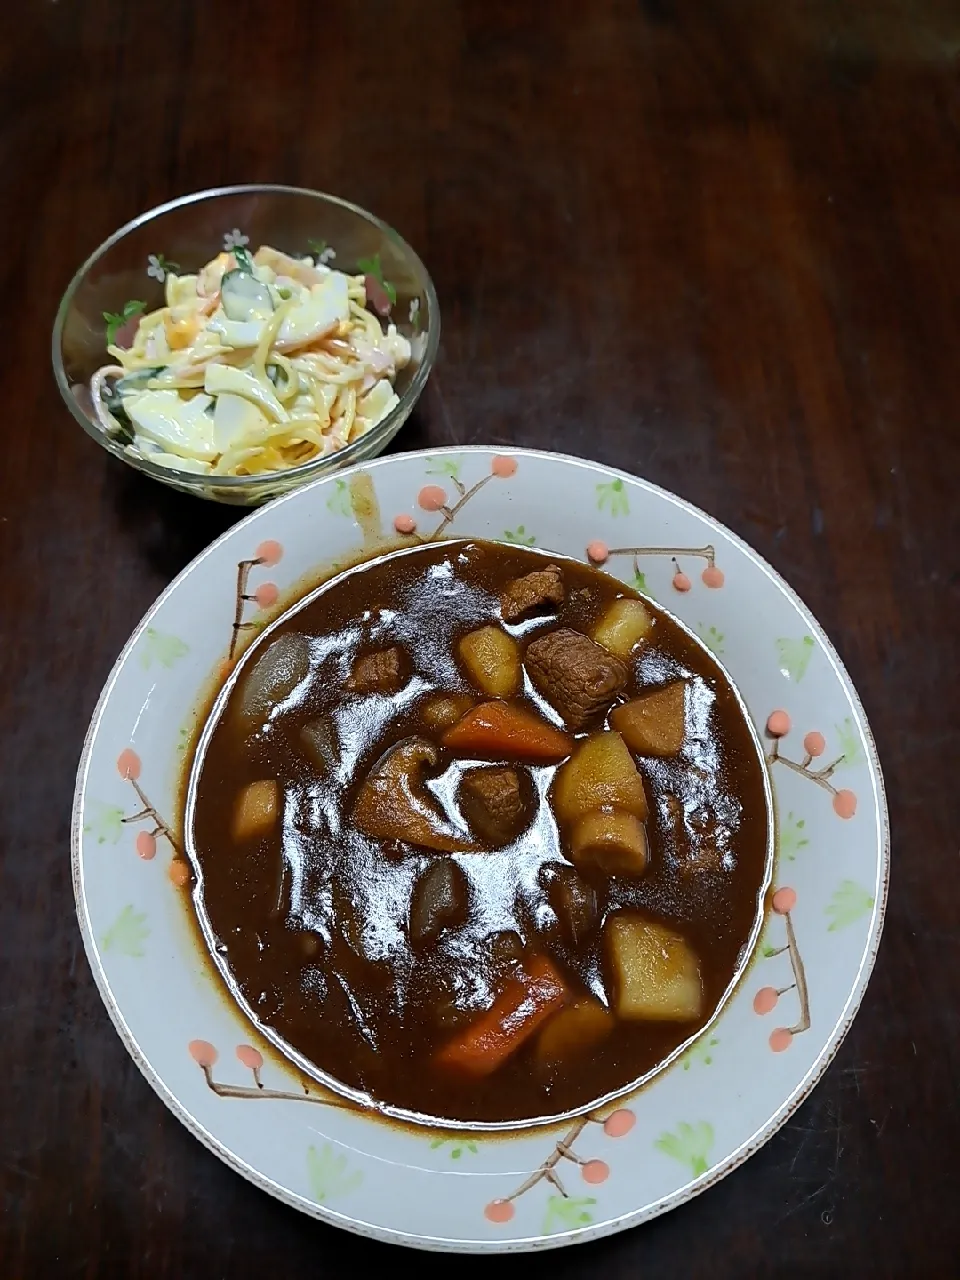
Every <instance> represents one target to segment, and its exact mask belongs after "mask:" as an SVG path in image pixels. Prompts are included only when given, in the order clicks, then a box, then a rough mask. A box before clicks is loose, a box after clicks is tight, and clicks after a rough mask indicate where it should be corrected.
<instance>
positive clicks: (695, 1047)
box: [683, 1036, 720, 1071]
mask: <svg viewBox="0 0 960 1280" xmlns="http://www.w3.org/2000/svg"><path fill="white" fill-rule="evenodd" d="M719 1043H720V1041H719V1040H718V1039H717V1037H716V1036H701V1037H700V1039H699V1040H698V1041H697V1042H696V1043H695V1044H692V1045H691V1046H690V1048H689V1049H688V1050H687V1052H686V1053H685V1054H684V1055H683V1069H684V1071H689V1070H690V1068H691V1067H692V1066H693V1064H694V1063H695V1062H696V1063H702V1064H703V1066H705V1067H709V1066H712V1064H713V1051H714V1049H715V1048H716V1047H717V1045H718V1044H719Z"/></svg>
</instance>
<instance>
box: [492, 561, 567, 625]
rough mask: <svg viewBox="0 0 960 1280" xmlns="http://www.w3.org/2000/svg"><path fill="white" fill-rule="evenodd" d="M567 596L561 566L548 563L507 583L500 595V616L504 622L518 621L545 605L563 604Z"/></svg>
mask: <svg viewBox="0 0 960 1280" xmlns="http://www.w3.org/2000/svg"><path fill="white" fill-rule="evenodd" d="M565 596H566V592H565V589H564V585H563V574H562V573H561V572H560V566H559V565H555V564H548V565H547V567H546V568H545V569H536V570H534V572H533V573H526V574H524V576H523V577H522V578H514V579H513V581H512V582H509V583H507V586H506V587H505V588H504V591H503V594H502V595H501V597H500V616H501V618H503V620H504V622H516V621H517V620H518V619H519V618H522V617H523V616H524V614H527V613H532V612H533V611H534V609H541V608H543V606H544V605H550V604H563V601H564V599H565Z"/></svg>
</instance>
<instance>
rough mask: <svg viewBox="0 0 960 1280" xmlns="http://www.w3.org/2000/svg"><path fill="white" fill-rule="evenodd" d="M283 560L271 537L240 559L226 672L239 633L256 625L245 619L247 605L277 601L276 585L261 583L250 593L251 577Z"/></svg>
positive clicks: (267, 606)
mask: <svg viewBox="0 0 960 1280" xmlns="http://www.w3.org/2000/svg"><path fill="white" fill-rule="evenodd" d="M282 559H283V547H282V545H281V544H280V543H279V542H277V541H276V540H275V539H274V538H266V539H265V540H264V541H263V542H261V543H258V545H257V549H256V551H255V552H254V554H253V556H252V557H251V558H250V559H249V560H241V561H240V562H239V563H238V564H237V586H236V592H235V598H234V607H233V626H232V628H231V631H230V648H229V650H228V652H227V658H226V663H225V670H226V673H227V674H229V672H230V670H231V669H232V666H233V662H234V659H235V658H236V656H237V646H238V645H239V642H240V633H241V632H242V631H249V630H250V628H251V627H254V626H256V625H257V624H256V623H255V622H253V621H249V620H247V619H245V617H244V615H245V613H246V609H247V605H248V604H255V605H256V606H257V608H258V609H270V608H272V606H273V605H275V604H276V603H277V601H278V600H279V598H280V589H279V587H278V586H277V584H276V583H275V582H262V583H260V584H259V585H258V586H257V587H256V588H255V589H254V590H253V591H250V590H249V589H248V588H249V583H250V574H251V573H252V572H253V571H254V570H255V569H259V568H261V567H272V566H273V565H276V564H279V563H280V561H281V560H282Z"/></svg>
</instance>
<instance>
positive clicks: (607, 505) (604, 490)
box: [597, 479, 630, 516]
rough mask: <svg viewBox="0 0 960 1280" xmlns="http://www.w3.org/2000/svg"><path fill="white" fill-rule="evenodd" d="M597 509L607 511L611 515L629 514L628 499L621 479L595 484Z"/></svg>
mask: <svg viewBox="0 0 960 1280" xmlns="http://www.w3.org/2000/svg"><path fill="white" fill-rule="evenodd" d="M597 510H598V511H609V512H610V514H611V515H612V516H628V515H629V514H630V499H629V498H628V497H627V490H626V486H625V485H624V483H623V481H622V480H620V479H617V480H608V481H607V482H606V483H605V484H598V485H597Z"/></svg>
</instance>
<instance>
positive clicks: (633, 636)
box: [593, 596, 653, 658]
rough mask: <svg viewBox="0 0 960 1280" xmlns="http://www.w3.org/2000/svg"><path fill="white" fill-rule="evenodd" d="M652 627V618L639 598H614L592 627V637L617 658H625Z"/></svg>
mask: <svg viewBox="0 0 960 1280" xmlns="http://www.w3.org/2000/svg"><path fill="white" fill-rule="evenodd" d="M652 627H653V618H651V616H650V614H649V612H648V610H647V609H646V608H645V607H644V605H643V604H642V603H641V602H640V601H639V600H631V599H630V598H629V597H626V596H625V597H624V598H623V599H622V600H614V602H613V604H611V605H610V606H609V608H608V609H607V610H606V612H605V613H604V615H603V617H602V618H601V619H600V621H599V622H598V623H597V624H596V626H595V627H594V628H593V638H594V640H595V641H596V642H597V644H601V645H603V647H604V649H607V650H608V651H609V652H610V653H615V654H616V655H617V657H618V658H626V657H628V656H629V654H630V652H631V651H632V650H633V649H634V648H636V646H637V645H638V644H639V643H640V641H641V640H643V639H644V638H645V637H646V636H648V635H649V634H650V631H651V629H652Z"/></svg>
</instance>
